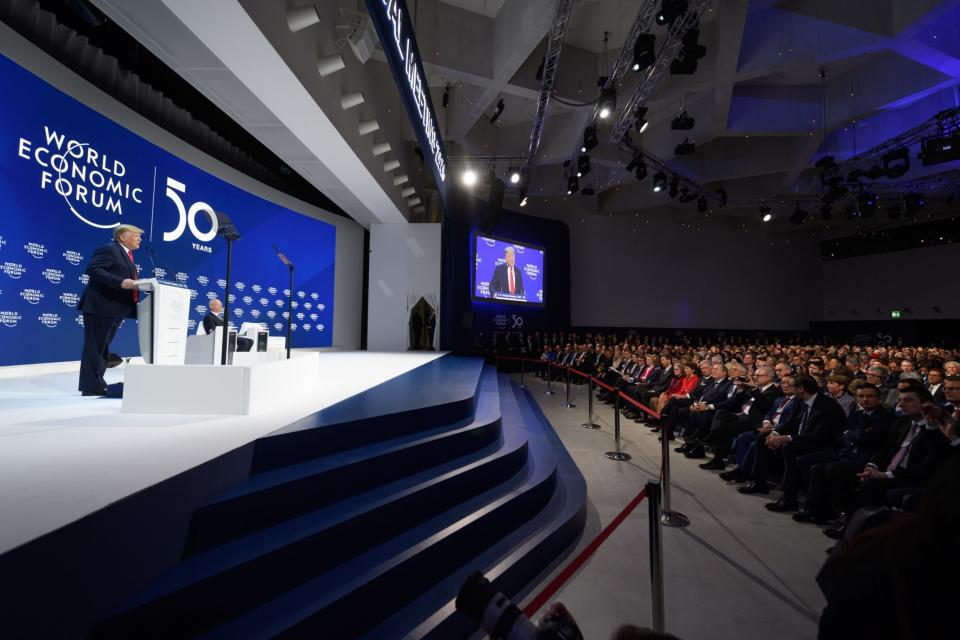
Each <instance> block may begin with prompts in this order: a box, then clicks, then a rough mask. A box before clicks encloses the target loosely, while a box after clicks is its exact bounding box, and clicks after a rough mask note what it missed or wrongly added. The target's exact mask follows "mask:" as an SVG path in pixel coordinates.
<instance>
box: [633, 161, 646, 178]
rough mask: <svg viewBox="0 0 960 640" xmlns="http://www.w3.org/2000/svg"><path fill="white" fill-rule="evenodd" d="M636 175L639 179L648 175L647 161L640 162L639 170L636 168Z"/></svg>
mask: <svg viewBox="0 0 960 640" xmlns="http://www.w3.org/2000/svg"><path fill="white" fill-rule="evenodd" d="M635 175H636V176H637V180H643V179H644V178H646V177H647V163H646V162H642V161H641V162H640V164H638V165H637V170H636V173H635Z"/></svg>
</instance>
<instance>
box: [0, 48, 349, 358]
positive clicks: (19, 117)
mask: <svg viewBox="0 0 960 640" xmlns="http://www.w3.org/2000/svg"><path fill="white" fill-rule="evenodd" d="M0 85H2V86H3V87H4V89H5V92H6V95H7V96H8V99H7V100H4V102H3V106H0V199H2V201H3V202H4V205H5V207H4V212H3V216H2V217H0V343H2V345H3V349H0V365H11V364H26V363H36V362H56V361H68V360H77V359H79V357H80V350H81V346H82V342H83V328H82V323H83V317H82V314H81V313H79V312H78V310H77V301H78V299H79V297H80V294H81V293H82V291H83V288H84V285H85V284H86V283H87V275H86V274H85V273H84V269H85V267H86V264H87V261H88V260H89V258H90V255H91V254H92V252H93V251H94V250H95V249H96V248H97V247H98V246H100V245H102V244H105V243H107V242H110V241H111V238H112V230H113V228H114V227H116V226H117V225H119V224H122V223H125V224H133V225H136V226H138V227H141V228H143V229H144V230H145V232H144V234H143V246H142V247H141V248H140V250H139V251H137V252H136V253H135V254H134V259H135V261H136V263H137V267H138V270H139V272H140V275H141V277H149V276H156V277H158V278H160V279H161V280H166V281H169V282H174V283H179V284H180V285H181V286H184V287H187V288H189V289H190V294H191V298H192V302H191V311H190V326H191V329H192V328H193V327H195V326H196V323H197V322H199V321H200V320H201V319H202V317H203V316H204V315H205V314H206V313H207V304H208V302H209V300H211V299H213V298H219V299H221V300H222V299H223V298H224V297H225V296H227V295H229V296H230V300H231V307H230V315H231V318H230V319H231V321H232V322H233V323H234V324H235V325H236V326H239V325H240V324H242V323H243V322H257V323H262V324H263V325H264V326H266V327H267V328H268V330H269V331H270V333H271V334H272V335H285V332H286V318H285V314H286V309H287V298H288V296H290V295H292V296H293V314H294V320H293V327H294V334H293V344H294V346H295V347H326V346H330V345H331V344H332V336H333V285H334V251H335V249H336V228H335V227H334V226H333V225H330V224H327V223H325V222H321V221H319V220H315V219H313V218H310V217H307V216H305V215H302V214H299V213H296V212H294V211H291V210H289V209H285V208H284V207H281V206H279V205H277V204H274V203H272V202H269V201H267V200H264V199H262V198H260V197H257V196H255V195H253V194H251V193H249V192H247V191H244V190H242V189H239V188H237V187H235V186H233V185H231V184H228V183H226V182H224V181H223V180H220V179H219V178H216V177H214V176H212V175H210V174H208V173H206V172H204V171H202V170H200V169H198V168H197V167H195V166H193V165H191V164H189V163H187V162H185V161H183V160H181V159H180V158H178V157H176V156H174V155H173V154H171V153H168V152H167V151H165V150H163V149H161V148H160V147H157V146H156V145H154V144H152V143H150V142H147V141H146V140H144V139H143V138H141V137H139V136H138V135H136V134H134V133H132V132H131V131H129V130H127V129H125V128H123V127H121V126H120V125H118V124H116V123H115V122H113V121H112V120H109V119H108V118H106V117H104V116H102V115H100V114H99V113H97V112H96V111H93V110H92V109H90V108H88V107H86V106H85V105H83V104H81V103H80V102H78V101H77V100H75V99H73V98H71V97H70V96H68V95H66V94H64V93H62V92H61V91H59V90H57V89H55V88H54V87H52V86H50V85H49V84H47V83H46V82H44V81H42V80H40V79H39V78H37V77H36V76H34V75H33V74H31V73H30V72H28V71H26V70H25V69H23V68H22V67H20V66H18V65H17V64H15V63H13V62H12V61H10V60H8V59H7V58H5V57H3V56H0ZM214 211H221V212H224V213H226V214H227V215H229V216H230V218H231V219H232V220H233V221H234V223H235V224H236V227H237V229H238V230H239V231H240V233H241V235H242V238H241V240H239V241H238V242H236V243H235V244H234V250H233V272H232V280H233V285H232V287H231V290H230V291H229V292H227V291H226V290H225V287H226V281H225V275H226V244H225V241H224V240H223V238H221V237H220V236H218V235H217V228H216V217H215V215H214V213H213V212H214ZM273 245H277V246H278V247H280V248H281V249H282V250H283V251H284V253H286V254H287V255H288V256H290V259H291V260H292V261H293V262H294V263H295V264H296V272H295V274H296V278H295V280H294V290H293V291H289V290H288V287H289V281H288V277H289V272H288V270H287V267H286V266H284V265H283V264H282V263H281V262H280V261H279V260H278V259H277V256H276V253H275V252H274V250H273ZM111 350H112V351H114V352H115V353H118V354H120V355H122V356H136V355H139V346H138V343H137V337H136V331H135V327H134V326H133V322H132V321H126V322H125V323H124V326H123V327H122V328H121V330H120V332H119V333H118V335H117V338H116V339H115V340H114V342H113V345H112V349H111Z"/></svg>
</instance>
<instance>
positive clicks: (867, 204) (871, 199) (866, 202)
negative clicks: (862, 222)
mask: <svg viewBox="0 0 960 640" xmlns="http://www.w3.org/2000/svg"><path fill="white" fill-rule="evenodd" d="M877 203H878V200H877V194H875V193H872V192H870V191H863V192H861V193H859V194H857V209H858V210H859V211H860V216H861V217H863V218H869V217H871V216H872V215H873V214H874V213H876V211H877Z"/></svg>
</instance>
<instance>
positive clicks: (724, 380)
mask: <svg viewBox="0 0 960 640" xmlns="http://www.w3.org/2000/svg"><path fill="white" fill-rule="evenodd" d="M710 378H711V380H710V383H709V384H708V385H707V386H706V387H705V388H704V389H703V393H702V394H701V395H700V397H699V398H697V400H696V401H695V402H692V403H691V404H690V406H688V407H682V408H680V409H678V410H677V411H676V412H675V413H674V414H673V415H672V417H671V424H672V425H673V426H674V428H675V430H676V431H677V432H678V434H679V435H683V436H684V437H685V438H688V441H687V442H685V443H684V444H683V445H681V446H679V447H677V448H676V449H674V451H676V452H677V453H687V452H688V451H690V450H691V449H693V447H694V445H695V444H696V443H694V442H693V432H694V430H695V429H696V423H695V420H696V419H697V418H698V416H699V415H700V414H701V413H702V412H704V411H707V410H708V407H709V405H710V404H712V403H714V402H720V401H721V400H723V399H725V398H726V397H727V394H728V392H729V391H730V388H731V387H732V386H733V382H732V381H731V380H730V379H729V378H728V377H727V368H726V367H724V366H723V364H721V363H719V362H718V363H714V364H713V366H712V367H711V369H710Z"/></svg>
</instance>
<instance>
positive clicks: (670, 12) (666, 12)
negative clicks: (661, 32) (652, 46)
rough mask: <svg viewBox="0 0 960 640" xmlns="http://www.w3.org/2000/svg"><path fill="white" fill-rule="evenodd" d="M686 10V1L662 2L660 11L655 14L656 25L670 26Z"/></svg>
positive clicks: (671, 0)
mask: <svg viewBox="0 0 960 640" xmlns="http://www.w3.org/2000/svg"><path fill="white" fill-rule="evenodd" d="M686 10H687V0H662V2H661V3H660V11H658V12H657V15H656V20H657V24H659V25H661V26H662V25H665V24H672V23H673V21H674V20H676V19H677V18H679V17H680V15H681V14H683V12H685V11H686Z"/></svg>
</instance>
